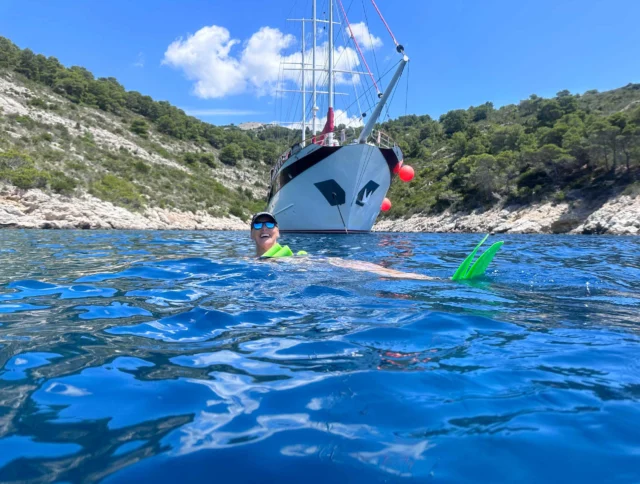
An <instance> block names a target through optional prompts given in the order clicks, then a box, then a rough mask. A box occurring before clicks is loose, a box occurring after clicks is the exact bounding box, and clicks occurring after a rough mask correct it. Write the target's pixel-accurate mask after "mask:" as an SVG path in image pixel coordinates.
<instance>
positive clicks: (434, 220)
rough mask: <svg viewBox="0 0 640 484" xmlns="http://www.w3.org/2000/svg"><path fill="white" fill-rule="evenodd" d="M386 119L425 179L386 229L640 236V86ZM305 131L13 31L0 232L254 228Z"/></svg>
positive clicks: (6, 55)
mask: <svg viewBox="0 0 640 484" xmlns="http://www.w3.org/2000/svg"><path fill="white" fill-rule="evenodd" d="M242 127H243V128H247V127H248V126H242ZM250 127H254V126H250ZM382 128H383V129H384V130H385V131H387V132H389V133H390V134H391V135H392V136H393V138H394V139H396V141H398V143H399V144H400V146H401V148H402V150H403V152H404V153H405V162H407V163H408V164H411V165H413V166H414V167H415V168H416V177H415V179H414V181H412V182H411V183H410V184H403V183H400V182H399V181H395V182H394V183H393V185H392V187H391V191H390V198H391V199H392V202H393V208H392V210H391V211H389V212H387V213H385V214H383V215H382V219H383V220H381V221H380V223H379V224H378V226H377V228H378V229H384V230H409V231H411V230H428V231H451V230H464V231H487V230H495V231H502V232H504V231H515V232H579V233H625V234H635V233H638V230H640V213H639V212H640V211H639V210H638V203H637V200H638V196H639V194H640V183H639V182H638V181H637V180H638V179H639V178H640V84H629V85H627V86H625V87H623V88H620V89H615V90H612V91H608V92H603V93H599V92H597V91H589V92H586V93H584V94H582V95H573V94H571V93H569V92H568V91H561V92H559V93H558V95H557V96H556V97H555V98H553V99H543V98H540V97H538V96H535V95H532V96H531V97H530V98H529V99H527V100H524V101H522V102H520V103H519V104H518V105H508V106H503V107H501V108H499V109H494V107H493V105H492V104H491V103H485V104H483V105H481V106H476V107H470V108H468V109H466V110H464V109H458V110H454V111H450V112H448V113H446V114H444V115H442V116H441V117H440V119H439V120H434V119H431V118H430V117H429V116H427V115H424V116H416V115H411V116H403V117H400V118H398V119H396V120H391V121H388V122H386V123H384V124H383V125H382ZM297 135H298V132H296V131H292V130H288V129H285V128H281V127H278V128H276V127H263V128H261V129H257V130H253V129H241V128H240V127H235V126H214V125H211V124H208V123H204V122H202V121H200V120H198V119H196V118H193V117H191V116H188V115H186V114H185V113H184V112H183V111H181V110H180V109H178V108H176V107H174V106H172V105H171V104H169V103H168V102H165V101H154V100H153V99H151V98H150V97H149V96H144V95H142V94H140V93H138V92H135V91H126V90H125V89H124V87H123V86H122V85H120V84H119V83H118V81H117V80H116V79H114V78H111V77H109V78H97V79H96V78H95V77H94V76H93V75H92V74H91V73H90V72H89V71H87V70H86V69H84V68H82V67H77V66H74V67H65V66H63V65H62V64H60V62H58V60H57V59H55V58H54V57H44V56H42V55H37V54H34V53H33V52H31V51H30V50H29V49H20V48H18V47H17V46H15V45H14V44H13V43H11V42H10V41H9V40H8V39H5V38H3V37H0V227H42V228H72V227H78V228H158V229H165V228H182V229H225V228H226V229H235V228H244V227H245V226H246V225H245V224H246V219H247V217H248V216H249V215H250V214H251V213H252V212H255V211H258V210H261V209H263V208H264V206H265V195H266V191H267V178H268V172H269V166H270V164H271V163H272V161H273V160H274V159H275V158H276V157H277V155H278V154H279V153H280V152H281V151H282V150H283V149H284V147H286V146H289V145H290V144H291V143H292V142H293V139H294V138H295V137H296V136H297ZM541 214H542V215H541Z"/></svg>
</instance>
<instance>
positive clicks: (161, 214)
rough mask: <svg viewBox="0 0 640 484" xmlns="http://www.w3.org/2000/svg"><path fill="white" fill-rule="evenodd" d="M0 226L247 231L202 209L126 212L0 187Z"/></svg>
mask: <svg viewBox="0 0 640 484" xmlns="http://www.w3.org/2000/svg"><path fill="white" fill-rule="evenodd" d="M0 228H23V229H132V230H169V229H171V230H247V228H248V224H247V223H246V222H243V221H242V220H240V219H239V218H237V217H233V216H231V217H228V218H227V217H225V218H216V217H212V216H211V215H209V214H207V213H204V212H197V213H195V214H194V213H192V212H180V211H173V210H167V209H162V208H149V209H146V210H145V211H144V212H141V213H137V212H130V211H129V210H126V209H124V208H121V207H117V206H115V205H113V204H112V203H109V202H104V201H102V200H99V199H98V198H95V197H93V196H91V195H88V194H85V195H82V196H80V197H77V198H71V197H65V196H62V195H55V194H51V195H50V194H47V193H44V192H42V191H41V190H37V189H34V190H26V191H25V190H19V189H17V188H15V187H9V186H5V187H3V188H1V189H0Z"/></svg>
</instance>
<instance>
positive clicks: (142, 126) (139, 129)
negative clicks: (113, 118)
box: [129, 119, 149, 138]
mask: <svg viewBox="0 0 640 484" xmlns="http://www.w3.org/2000/svg"><path fill="white" fill-rule="evenodd" d="M147 128H148V126H147V123H145V122H144V120H142V119H134V120H133V121H132V122H131V127H130V128H129V129H130V130H131V132H132V133H135V134H137V135H138V136H140V137H141V138H148V137H149V133H148V131H147Z"/></svg>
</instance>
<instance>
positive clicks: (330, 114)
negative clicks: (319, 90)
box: [327, 0, 334, 146]
mask: <svg viewBox="0 0 640 484" xmlns="http://www.w3.org/2000/svg"><path fill="white" fill-rule="evenodd" d="M333 97H334V95H333V0H329V112H328V113H327V123H328V126H331V132H329V133H328V134H327V144H328V145H329V146H332V145H333Z"/></svg>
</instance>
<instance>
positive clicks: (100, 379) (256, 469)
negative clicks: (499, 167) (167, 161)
mask: <svg viewBox="0 0 640 484" xmlns="http://www.w3.org/2000/svg"><path fill="white" fill-rule="evenodd" d="M477 239H478V237H476V236H470V235H459V234H438V235H429V234H423V235H420V234H411V235H409V234H371V235H362V236H360V235H357V236H353V237H342V236H293V235H290V236H287V239H286V243H287V244H289V245H290V246H292V247H295V248H304V249H305V250H307V251H308V252H310V253H311V254H314V256H312V257H310V258H307V259H304V260H299V261H291V260H288V261H287V260H283V261H270V262H259V261H256V260H255V259H253V258H252V257H251V256H252V253H251V247H250V246H249V245H248V239H247V236H246V234H241V233H229V232H225V233H216V232H180V233H176V232H173V233H164V232H135V231H131V232H129V231H122V232H82V231H78V232H74V231H70V232H47V231H2V232H0V242H1V244H0V247H2V248H1V249H0V481H1V482H97V481H103V482H132V481H139V482H154V483H157V482H202V480H203V477H202V476H203V475H211V472H212V469H213V470H214V472H215V476H216V478H218V479H220V480H223V481H231V480H233V481H234V482H284V481H290V482H300V481H305V482H326V481H327V480H333V481H336V482H424V481H426V480H429V479H431V480H434V481H435V480H439V481H441V482H478V481H481V482H514V481H518V482H541V481H548V482H574V481H583V482H638V481H640V470H639V469H640V467H639V466H638V438H637V436H638V435H639V432H640V430H639V428H638V424H637V422H639V421H640V378H639V377H638V375H639V374H640V331H639V328H640V316H639V315H640V296H639V294H640V259H639V258H638V255H637V254H638V253H640V241H639V240H638V239H637V238H632V237H619V238H608V237H567V236H515V235H508V236H505V237H504V239H505V240H506V243H505V246H504V248H503V250H502V251H501V253H500V254H499V256H498V257H497V259H496V261H495V264H494V265H493V266H492V270H491V272H490V273H489V275H488V276H487V277H486V278H484V279H483V280H481V281H475V282H464V283H452V282H450V281H449V280H448V277H449V276H450V274H451V273H452V272H453V270H454V269H455V267H456V266H457V264H458V263H459V261H460V260H461V259H462V258H463V257H464V256H465V255H466V253H467V252H468V251H469V249H470V248H471V247H473V246H474V245H475V243H476V241H477ZM320 256H322V257H342V258H347V259H361V260H366V261H368V262H375V263H377V264H381V265H383V266H385V267H391V268H394V269H398V270H409V271H417V272H422V273H426V274H429V275H433V276H436V277H439V278H440V279H439V280H434V281H403V280H390V279H387V278H384V277H379V276H376V275H374V274H369V273H364V272H354V271H351V270H349V269H346V268H339V267H336V266H334V265H330V264H328V263H326V261H324V259H323V258H322V257H320ZM79 299H80V300H81V301H79ZM247 459H249V460H250V463H251V465H247ZM541 463H543V464H541Z"/></svg>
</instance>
